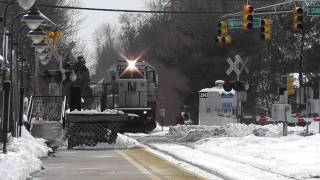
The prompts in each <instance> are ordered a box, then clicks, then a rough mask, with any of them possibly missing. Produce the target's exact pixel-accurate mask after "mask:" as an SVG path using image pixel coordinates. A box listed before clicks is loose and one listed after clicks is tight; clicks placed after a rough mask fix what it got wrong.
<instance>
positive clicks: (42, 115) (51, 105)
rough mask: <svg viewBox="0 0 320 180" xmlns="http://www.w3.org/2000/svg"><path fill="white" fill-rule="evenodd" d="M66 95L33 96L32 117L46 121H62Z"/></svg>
mask: <svg viewBox="0 0 320 180" xmlns="http://www.w3.org/2000/svg"><path fill="white" fill-rule="evenodd" d="M63 100H64V96H33V97H32V101H33V108H32V117H35V118H38V119H39V120H44V121H60V119H61V105H62V102H63Z"/></svg>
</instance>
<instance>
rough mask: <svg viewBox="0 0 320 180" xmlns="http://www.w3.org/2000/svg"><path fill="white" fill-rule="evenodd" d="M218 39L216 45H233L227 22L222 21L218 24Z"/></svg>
mask: <svg viewBox="0 0 320 180" xmlns="http://www.w3.org/2000/svg"><path fill="white" fill-rule="evenodd" d="M218 27H219V30H218V35H219V36H218V37H217V38H216V43H219V44H231V36H230V35H228V25H227V22H226V21H221V22H219V24H218Z"/></svg>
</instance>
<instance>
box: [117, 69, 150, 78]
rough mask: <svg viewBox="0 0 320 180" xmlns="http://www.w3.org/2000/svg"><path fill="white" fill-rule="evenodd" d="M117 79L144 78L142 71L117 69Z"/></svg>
mask: <svg viewBox="0 0 320 180" xmlns="http://www.w3.org/2000/svg"><path fill="white" fill-rule="evenodd" d="M119 79H144V75H143V72H141V71H139V72H137V71H124V70H119Z"/></svg>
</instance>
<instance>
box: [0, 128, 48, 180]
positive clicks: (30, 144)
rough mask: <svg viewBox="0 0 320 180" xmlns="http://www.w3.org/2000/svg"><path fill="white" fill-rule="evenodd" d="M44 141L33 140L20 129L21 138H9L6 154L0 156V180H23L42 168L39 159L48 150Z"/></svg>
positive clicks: (26, 132)
mask: <svg viewBox="0 0 320 180" xmlns="http://www.w3.org/2000/svg"><path fill="white" fill-rule="evenodd" d="M44 141H45V140H44V139H35V138H33V137H32V136H31V135H30V134H29V132H28V131H27V130H26V129H25V128H24V127H22V137H21V138H12V137H10V138H9V142H8V147H7V150H8V153H7V154H6V155H5V154H0V179H1V180H25V179H27V178H28V177H29V175H30V174H32V173H35V172H37V171H39V170H41V169H42V168H43V165H42V163H41V161H40V160H39V157H46V156H47V155H48V152H49V151H51V149H50V148H48V147H47V146H46V144H45V143H44Z"/></svg>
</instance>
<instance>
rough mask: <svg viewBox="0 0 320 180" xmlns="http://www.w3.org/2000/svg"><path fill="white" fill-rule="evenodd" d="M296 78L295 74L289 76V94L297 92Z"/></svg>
mask: <svg viewBox="0 0 320 180" xmlns="http://www.w3.org/2000/svg"><path fill="white" fill-rule="evenodd" d="M294 81H295V78H294V77H293V76H288V77H287V93H288V96H290V95H294V93H295V85H294Z"/></svg>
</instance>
